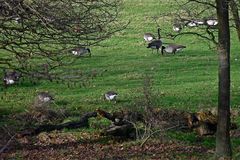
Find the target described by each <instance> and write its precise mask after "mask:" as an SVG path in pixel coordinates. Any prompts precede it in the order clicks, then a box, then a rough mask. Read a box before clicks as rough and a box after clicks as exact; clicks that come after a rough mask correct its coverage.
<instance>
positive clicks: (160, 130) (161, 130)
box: [140, 124, 180, 147]
mask: <svg viewBox="0 0 240 160" xmlns="http://www.w3.org/2000/svg"><path fill="white" fill-rule="evenodd" d="M179 126H180V125H179V124H178V125H176V126H173V127H169V128H166V129H159V130H156V131H154V132H152V133H151V134H149V135H148V136H147V137H146V138H145V139H144V140H143V142H142V143H141V145H140V146H141V147H142V146H143V145H144V144H145V143H146V142H147V140H148V139H149V138H150V137H151V136H153V135H154V134H156V133H158V132H163V131H167V130H170V129H174V128H177V127H179Z"/></svg>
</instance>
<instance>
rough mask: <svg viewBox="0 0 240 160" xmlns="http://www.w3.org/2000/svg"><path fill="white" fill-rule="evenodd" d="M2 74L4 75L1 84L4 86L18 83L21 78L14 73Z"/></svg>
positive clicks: (18, 74)
mask: <svg viewBox="0 0 240 160" xmlns="http://www.w3.org/2000/svg"><path fill="white" fill-rule="evenodd" d="M4 74H5V75H4V77H3V83H4V85H6V86H8V85H12V84H14V83H16V82H18V81H19V79H20V78H21V74H20V73H18V72H16V71H12V72H6V73H4Z"/></svg>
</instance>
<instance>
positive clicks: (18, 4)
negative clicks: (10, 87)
mask: <svg viewBox="0 0 240 160" xmlns="http://www.w3.org/2000/svg"><path fill="white" fill-rule="evenodd" d="M120 4H121V0H61V1H56V0H54V1H53V0H41V1H39V0H0V53H1V56H0V68H3V69H14V70H17V71H19V72H21V73H23V74H25V75H26V76H30V77H36V78H39V77H41V78H47V79H49V78H53V77H54V75H53V72H54V69H55V68H57V67H59V66H63V65H67V64H71V63H72V62H74V59H75V58H73V56H72V54H71V52H70V50H71V49H73V48H75V47H86V46H91V45H96V44H98V43H99V42H101V41H103V40H105V39H107V38H109V37H110V36H111V35H112V34H114V33H115V32H117V31H119V30H121V29H122V28H123V25H122V24H120V22H118V20H117V17H118V14H119V9H120V7H119V6H120ZM120 26H121V27H120ZM42 73H44V75H43V74H42ZM55 76H56V75H55Z"/></svg>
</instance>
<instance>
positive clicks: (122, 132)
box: [97, 109, 139, 139]
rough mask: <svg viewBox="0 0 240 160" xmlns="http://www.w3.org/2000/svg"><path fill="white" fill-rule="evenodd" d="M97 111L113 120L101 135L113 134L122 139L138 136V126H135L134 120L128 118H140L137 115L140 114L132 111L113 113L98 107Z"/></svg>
mask: <svg viewBox="0 0 240 160" xmlns="http://www.w3.org/2000/svg"><path fill="white" fill-rule="evenodd" d="M97 112H98V114H99V115H101V116H102V117H104V118H107V119H109V120H110V121H112V122H113V123H112V124H111V125H110V126H109V127H108V128H106V129H104V130H103V132H102V133H101V135H104V136H113V137H118V138H121V139H126V138H130V139H135V138H136V128H135V127H134V125H133V122H131V121H130V120H129V119H128V118H134V119H138V118H139V117H135V116H139V115H138V114H133V113H132V112H114V113H113V114H111V113H108V112H106V111H104V110H101V109H97ZM132 116H134V117H132Z"/></svg>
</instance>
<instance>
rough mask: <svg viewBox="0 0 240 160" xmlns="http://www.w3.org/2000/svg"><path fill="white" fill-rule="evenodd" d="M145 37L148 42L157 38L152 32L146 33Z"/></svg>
mask: <svg viewBox="0 0 240 160" xmlns="http://www.w3.org/2000/svg"><path fill="white" fill-rule="evenodd" d="M143 38H144V40H145V41H146V42H151V41H153V40H154V39H155V36H154V35H153V34H152V33H145V34H144V36H143Z"/></svg>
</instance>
